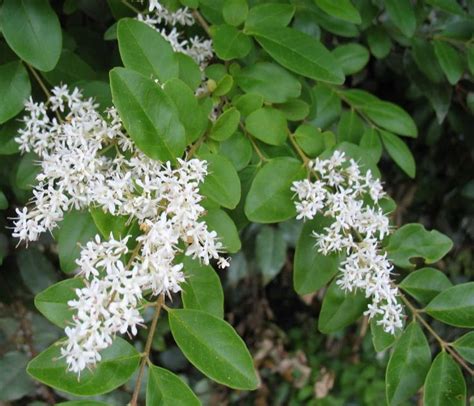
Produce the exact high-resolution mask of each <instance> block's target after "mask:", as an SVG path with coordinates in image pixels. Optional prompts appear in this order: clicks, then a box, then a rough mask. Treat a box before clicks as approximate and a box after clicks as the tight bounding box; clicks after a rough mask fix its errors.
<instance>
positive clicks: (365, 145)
mask: <svg viewBox="0 0 474 406" xmlns="http://www.w3.org/2000/svg"><path fill="white" fill-rule="evenodd" d="M359 146H360V147H361V148H362V149H363V150H364V151H365V152H367V153H368V154H369V155H370V157H371V158H372V160H373V161H374V162H378V161H379V160H380V158H381V157H382V152H383V147H382V141H381V140H380V136H379V134H378V133H377V131H376V130H375V129H374V128H366V129H365V131H364V134H362V138H361V139H360V141H359Z"/></svg>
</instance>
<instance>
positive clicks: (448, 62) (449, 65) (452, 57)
mask: <svg viewBox="0 0 474 406" xmlns="http://www.w3.org/2000/svg"><path fill="white" fill-rule="evenodd" d="M433 45H434V51H435V54H436V57H437V58H438V62H439V64H440V66H441V69H443V72H444V74H445V75H446V77H447V78H448V81H449V83H451V84H452V85H455V84H456V83H457V82H458V81H459V79H460V78H461V76H462V74H463V71H464V63H463V60H462V58H461V55H460V54H459V51H457V50H456V48H454V47H453V46H451V45H449V44H448V43H447V42H444V41H433Z"/></svg>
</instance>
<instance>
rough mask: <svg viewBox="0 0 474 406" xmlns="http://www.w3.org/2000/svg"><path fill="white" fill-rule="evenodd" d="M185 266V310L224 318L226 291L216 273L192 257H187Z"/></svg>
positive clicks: (183, 294) (182, 294)
mask: <svg viewBox="0 0 474 406" xmlns="http://www.w3.org/2000/svg"><path fill="white" fill-rule="evenodd" d="M183 264H184V272H185V274H186V282H185V283H184V284H183V285H182V288H183V290H182V293H181V297H182V299H183V305H184V308H185V309H195V310H202V311H204V312H206V313H209V314H212V315H213V316H216V317H219V318H221V319H222V318H224V291H223V290H222V285H221V281H220V279H219V276H218V275H217V273H216V271H214V269H213V268H212V267H211V266H209V265H203V264H201V263H200V262H199V261H198V260H194V259H192V258H190V257H185V258H184V260H183Z"/></svg>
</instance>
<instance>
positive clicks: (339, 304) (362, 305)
mask: <svg viewBox="0 0 474 406" xmlns="http://www.w3.org/2000/svg"><path fill="white" fill-rule="evenodd" d="M313 249H314V248H313ZM336 282H337V281H336V280H333V281H332V283H331V285H329V288H328V290H327V292H326V294H325V295H324V299H323V304H322V307H321V313H319V319H318V329H319V331H321V333H324V334H329V333H334V332H336V331H339V330H342V329H343V328H344V327H347V326H348V325H350V324H352V323H354V322H355V321H356V320H357V319H358V318H359V317H360V316H362V314H363V313H364V310H365V309H366V308H367V299H366V298H365V296H364V294H363V293H362V292H360V291H359V292H357V293H354V292H347V293H346V292H344V291H343V290H342V289H341V288H340V287H339V286H338V285H337V283H336Z"/></svg>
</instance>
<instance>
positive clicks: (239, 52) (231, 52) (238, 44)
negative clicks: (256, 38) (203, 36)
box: [212, 24, 252, 61]
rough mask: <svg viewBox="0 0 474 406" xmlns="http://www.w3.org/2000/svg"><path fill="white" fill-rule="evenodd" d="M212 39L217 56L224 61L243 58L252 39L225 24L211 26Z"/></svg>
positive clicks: (249, 47)
mask: <svg viewBox="0 0 474 406" xmlns="http://www.w3.org/2000/svg"><path fill="white" fill-rule="evenodd" d="M212 41H213V46H214V50H215V51H216V54H217V56H218V57H219V58H221V59H223V60H224V61H229V60H231V59H234V58H244V57H245V56H246V55H247V54H248V53H249V52H250V50H251V49H252V40H251V39H250V38H249V37H247V35H245V34H244V33H242V32H241V31H239V30H238V29H237V28H235V27H233V26H231V25H227V24H223V25H219V26H217V27H214V28H213V30H212Z"/></svg>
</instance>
